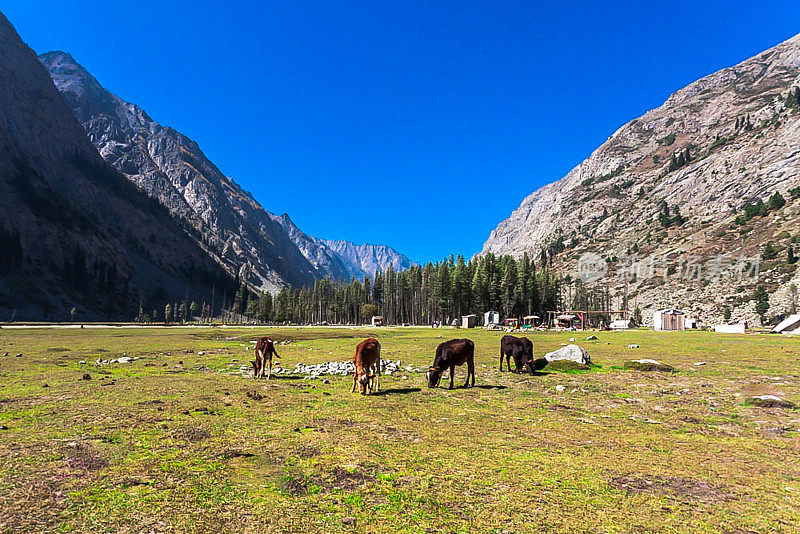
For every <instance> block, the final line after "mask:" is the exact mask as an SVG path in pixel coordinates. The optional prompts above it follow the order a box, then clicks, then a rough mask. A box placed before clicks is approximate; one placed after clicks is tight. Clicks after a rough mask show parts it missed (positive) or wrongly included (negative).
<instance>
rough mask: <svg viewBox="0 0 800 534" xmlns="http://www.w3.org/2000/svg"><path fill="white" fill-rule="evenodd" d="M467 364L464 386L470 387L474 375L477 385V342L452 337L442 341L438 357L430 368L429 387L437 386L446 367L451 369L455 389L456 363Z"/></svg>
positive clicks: (451, 383)
mask: <svg viewBox="0 0 800 534" xmlns="http://www.w3.org/2000/svg"><path fill="white" fill-rule="evenodd" d="M464 362H466V364H467V381H466V382H464V387H465V388H468V387H470V383H469V379H470V377H472V385H473V386H474V385H475V343H473V342H472V341H470V340H469V339H451V340H450V341H445V342H444V343H440V344H439V346H438V347H436V357H435V358H434V359H433V365H432V366H431V368H430V369H428V387H429V388H435V387H436V386H438V385H439V381H440V380H441V379H442V373H443V372H444V370H445V369H450V387H449V388H448V389H453V377H454V375H455V372H456V365H464Z"/></svg>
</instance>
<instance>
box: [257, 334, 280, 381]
mask: <svg viewBox="0 0 800 534" xmlns="http://www.w3.org/2000/svg"><path fill="white" fill-rule="evenodd" d="M273 356H275V357H276V358H280V356H278V352H277V351H276V350H275V345H274V344H273V343H272V339H270V338H268V337H262V338H261V339H259V340H258V343H256V361H254V362H250V363H252V364H253V378H264V371H265V368H268V369H269V371H268V374H267V380H269V379H270V378H272V357H273Z"/></svg>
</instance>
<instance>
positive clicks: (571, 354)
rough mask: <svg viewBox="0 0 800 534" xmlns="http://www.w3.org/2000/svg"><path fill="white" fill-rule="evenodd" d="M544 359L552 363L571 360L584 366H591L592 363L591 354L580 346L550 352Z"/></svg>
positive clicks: (570, 346)
mask: <svg viewBox="0 0 800 534" xmlns="http://www.w3.org/2000/svg"><path fill="white" fill-rule="evenodd" d="M544 357H545V359H546V360H547V361H548V362H551V363H552V362H555V361H559V360H570V361H573V362H576V363H580V364H583V365H589V364H591V363H592V360H591V358H590V357H589V353H588V352H586V350H585V349H582V348H581V347H579V346H578V345H567V346H566V347H564V348H561V349H558V350H554V351H553V352H548V353H547V354H545V355H544Z"/></svg>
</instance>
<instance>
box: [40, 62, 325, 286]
mask: <svg viewBox="0 0 800 534" xmlns="http://www.w3.org/2000/svg"><path fill="white" fill-rule="evenodd" d="M40 60H41V62H42V63H43V64H44V66H45V67H46V68H47V70H48V71H49V72H50V75H51V76H52V78H53V81H54V82H55V85H56V87H57V88H58V90H59V91H61V94H62V95H63V96H64V99H65V100H66V101H67V103H68V104H69V105H70V107H71V108H72V110H73V113H74V114H75V116H76V117H77V118H78V120H79V121H80V122H81V124H83V127H84V128H85V130H86V132H87V134H88V136H89V139H90V140H91V142H92V143H93V144H94V145H95V146H96V147H97V149H98V150H99V151H100V154H101V155H102V156H103V158H104V159H105V160H106V161H107V162H108V163H110V164H111V165H113V166H114V167H115V168H117V169H118V170H119V171H120V172H122V173H124V174H125V175H126V176H127V177H128V179H130V180H131V181H132V182H133V183H135V184H136V185H138V186H139V187H140V188H142V189H143V190H144V191H146V192H147V193H148V194H149V195H150V196H151V197H153V198H155V199H157V200H158V201H159V202H161V203H162V204H163V205H164V206H165V207H167V209H168V210H169V211H170V213H171V214H172V215H173V216H174V217H175V218H176V219H178V220H181V221H183V222H184V224H185V225H186V226H187V228H188V229H189V230H190V232H191V233H192V234H193V235H194V237H195V238H196V239H197V240H198V242H199V243H202V245H203V246H204V248H206V250H207V251H208V252H209V253H210V254H211V255H212V256H213V257H214V258H215V259H216V261H218V262H219V263H220V264H221V265H224V266H226V267H227V268H229V269H233V270H236V271H238V273H239V274H240V276H241V277H242V278H243V279H246V280H247V281H248V282H250V283H251V284H252V285H254V286H255V287H259V288H261V289H263V290H267V291H275V290H277V289H278V288H280V287H283V286H285V285H293V286H302V285H309V284H312V283H313V281H314V279H315V278H318V277H320V276H323V275H324V274H323V273H319V272H317V269H315V268H314V267H313V266H312V265H311V264H310V263H309V262H308V260H306V258H305V257H304V256H303V254H302V253H301V252H300V251H299V250H298V248H297V246H295V244H294V243H293V242H292V240H291V239H290V238H289V236H288V235H287V233H286V231H285V230H284V229H283V227H282V226H281V225H280V224H279V223H278V222H277V221H276V220H275V219H274V217H273V216H272V215H271V214H270V213H269V212H267V211H266V210H265V209H264V208H262V207H261V206H260V205H259V204H258V202H256V201H255V200H254V199H253V197H252V196H251V195H250V194H249V193H248V192H246V191H244V190H243V189H242V188H241V187H239V185H238V184H237V183H236V182H234V181H233V180H231V179H230V178H228V177H226V176H224V175H223V174H222V173H221V172H220V170H219V169H218V168H217V167H216V166H215V165H214V164H213V163H212V162H211V161H209V159H208V158H206V156H205V155H204V154H203V152H202V150H200V147H199V146H198V145H197V143H195V142H194V141H192V140H191V139H189V138H188V137H186V136H184V135H182V134H181V133H180V132H177V131H175V130H174V129H172V128H169V127H164V126H162V125H160V124H159V123H157V122H155V121H154V120H153V119H151V118H150V117H149V116H148V115H147V113H145V112H144V110H142V109H141V108H139V107H138V106H136V105H135V104H131V103H129V102H125V101H123V100H122V99H120V98H119V97H117V96H115V95H113V94H111V93H110V92H108V91H107V90H105V89H104V88H103V87H102V86H101V85H100V84H99V83H98V82H97V80H96V79H95V78H94V77H93V76H92V75H91V74H89V72H88V71H86V69H84V68H83V67H82V66H81V65H79V64H78V63H77V62H76V61H75V60H74V59H73V58H72V56H70V55H69V54H67V53H64V52H49V53H46V54H43V55H42V56H40Z"/></svg>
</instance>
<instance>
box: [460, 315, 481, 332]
mask: <svg viewBox="0 0 800 534" xmlns="http://www.w3.org/2000/svg"><path fill="white" fill-rule="evenodd" d="M477 324H478V316H477V315H475V314H474V313H473V314H470V315H462V316H461V328H475V326H476V325H477Z"/></svg>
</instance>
